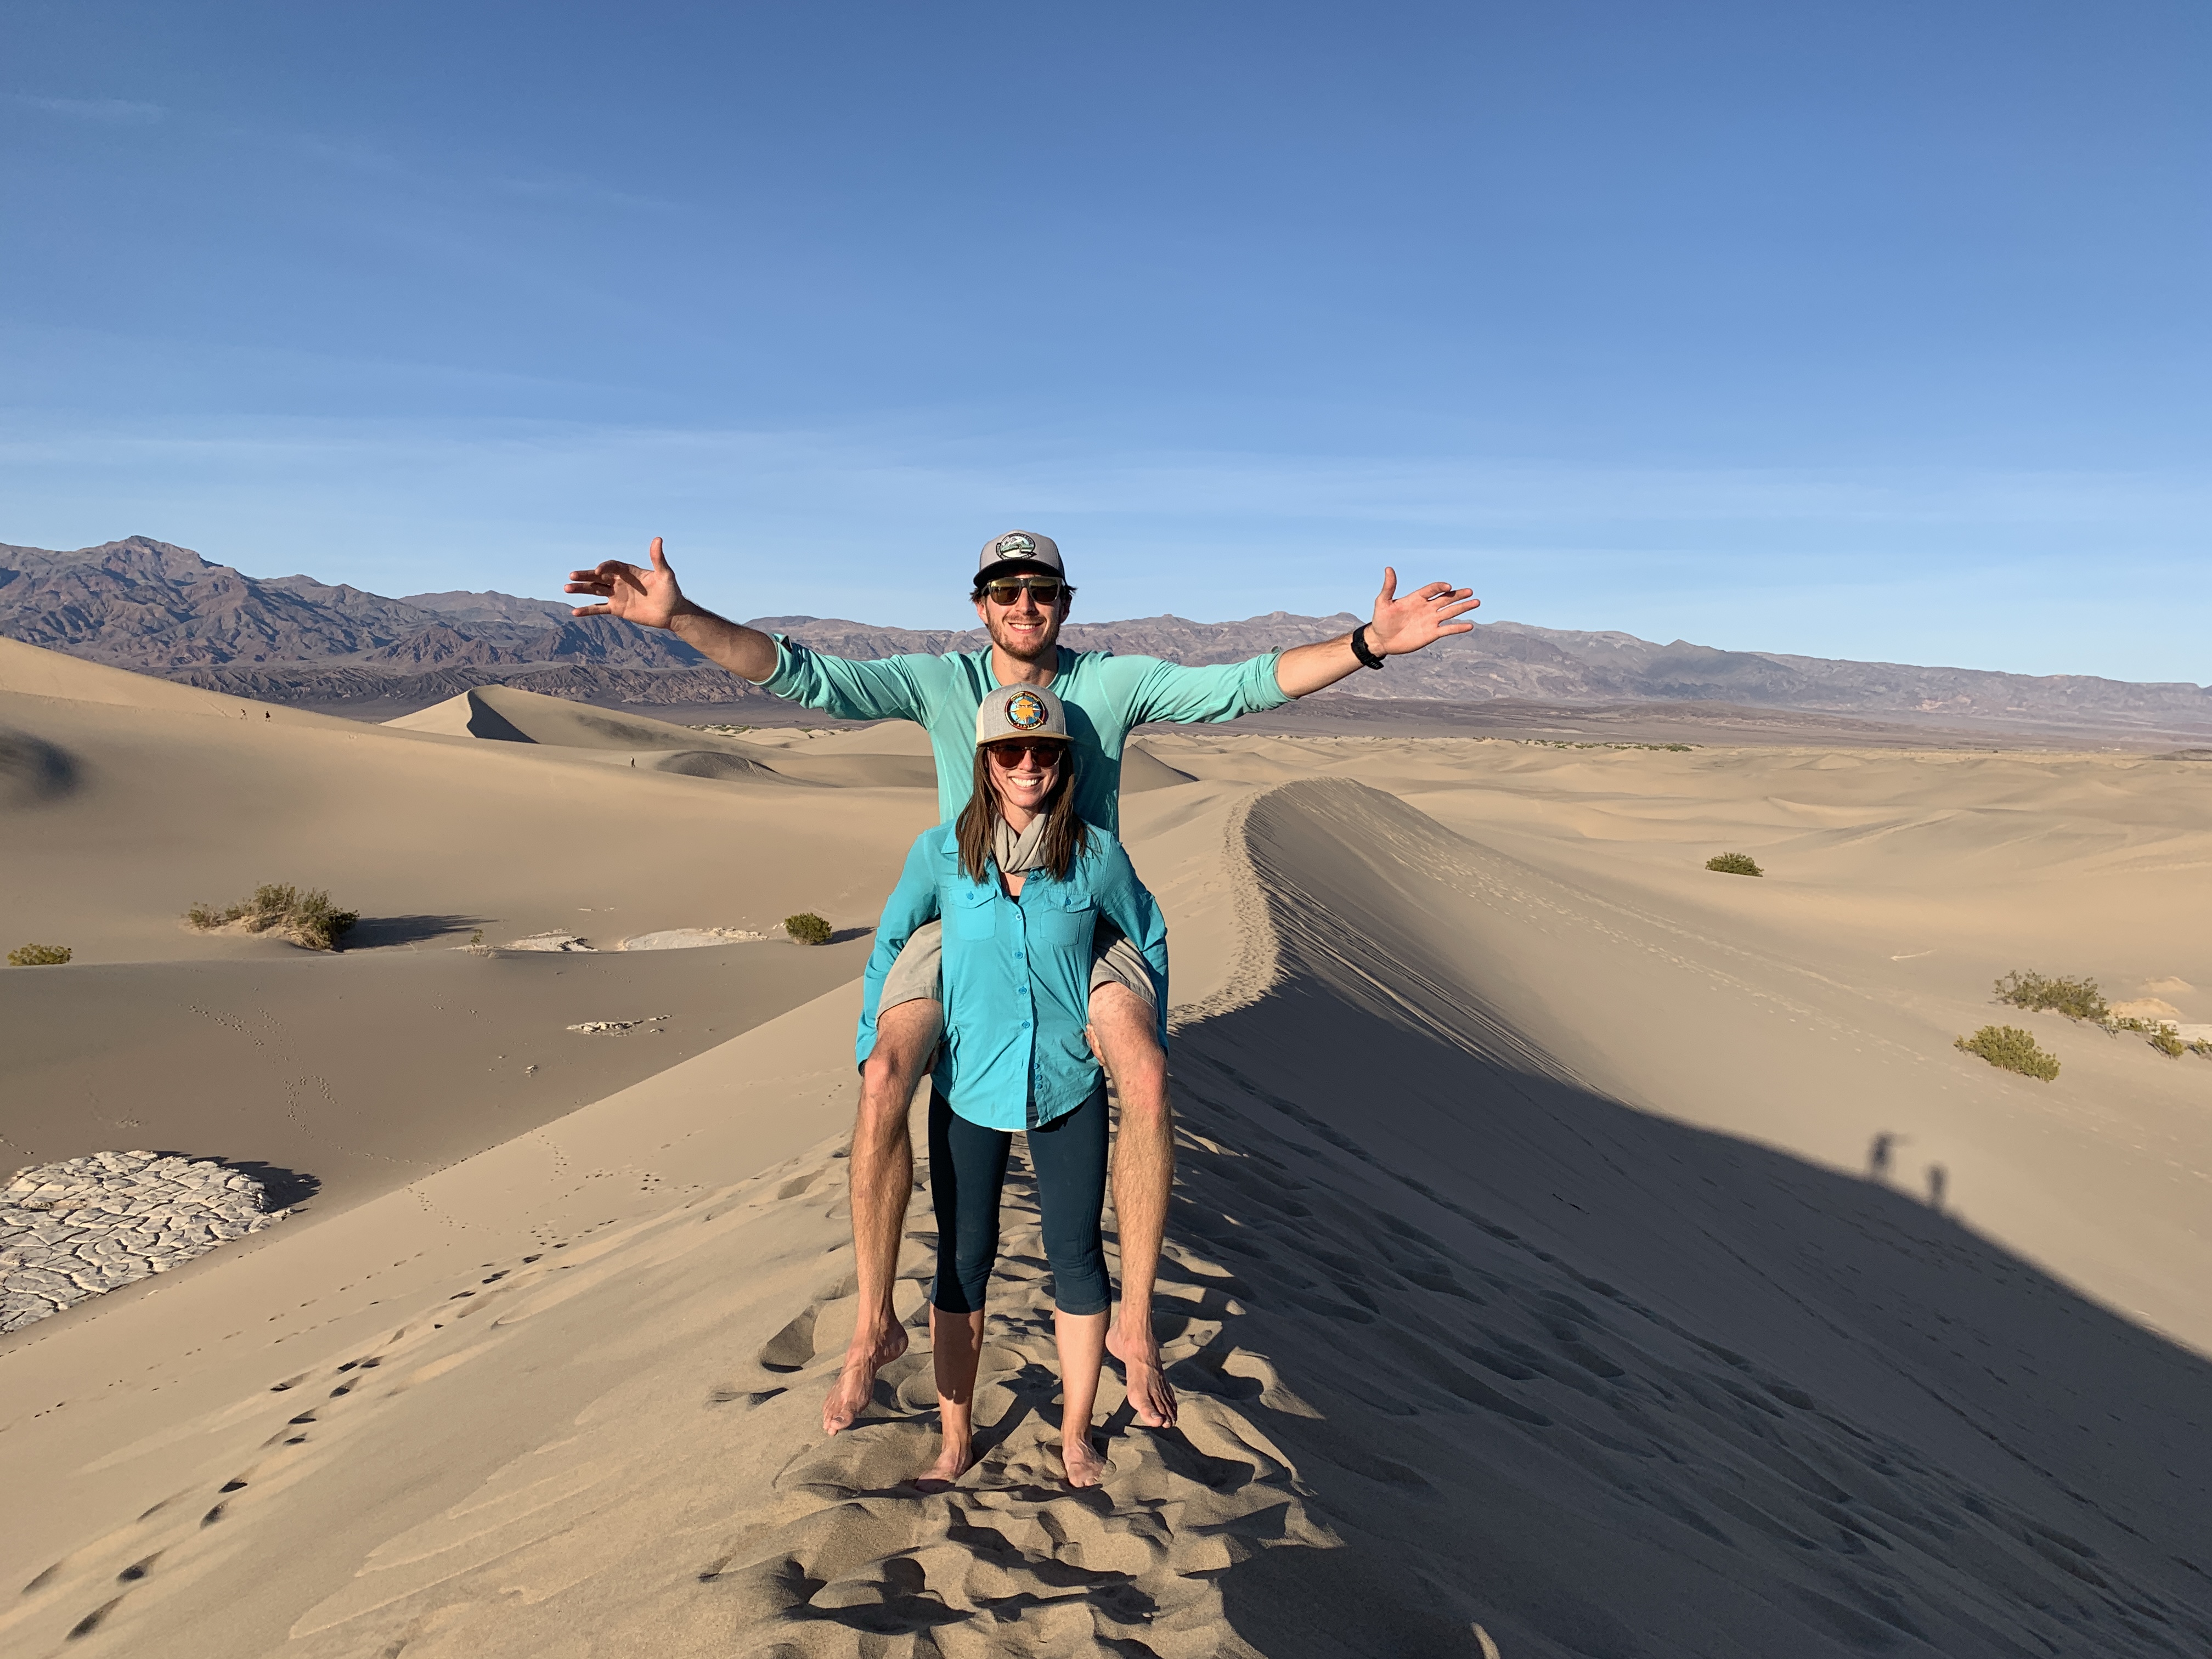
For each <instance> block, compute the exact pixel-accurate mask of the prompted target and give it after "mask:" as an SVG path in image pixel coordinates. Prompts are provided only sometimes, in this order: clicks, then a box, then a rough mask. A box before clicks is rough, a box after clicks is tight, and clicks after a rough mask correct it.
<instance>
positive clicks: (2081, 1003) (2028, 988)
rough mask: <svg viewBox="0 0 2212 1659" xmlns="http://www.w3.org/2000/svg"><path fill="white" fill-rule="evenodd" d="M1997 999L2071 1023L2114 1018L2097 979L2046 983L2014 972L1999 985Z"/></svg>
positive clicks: (2023, 973)
mask: <svg viewBox="0 0 2212 1659" xmlns="http://www.w3.org/2000/svg"><path fill="white" fill-rule="evenodd" d="M1996 999H1997V1000H1998V1001H1999V1002H2009V1003H2010V1004H2012V1006H2014V1007H2015V1008H2027V1009H2033V1010H2038V1011H2040V1010H2043V1009H2046V1008H2047V1009H2049V1010H2051V1012H2054V1013H2061V1014H2063V1015H2065V1016H2066V1018H2069V1019H2093V1020H2104V1019H2107V1018H2110V1017H2111V1015H2112V1010H2111V1009H2110V1008H2108V1007H2106V1006H2105V994H2104V993H2103V992H2102V991H2100V990H2099V989H2098V988H2097V981H2095V980H2093V979H2046V978H2045V976H2044V975H2041V974H2031V973H2027V972H2024V971H2022V970H2021V969H2014V970H2013V971H2012V972H2011V973H2009V974H2007V975H2005V976H2004V977H2003V978H2002V979H2001V980H1999V981H1997V982H1996Z"/></svg>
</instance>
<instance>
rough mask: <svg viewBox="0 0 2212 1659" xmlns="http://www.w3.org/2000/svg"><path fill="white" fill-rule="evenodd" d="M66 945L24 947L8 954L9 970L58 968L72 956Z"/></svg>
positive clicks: (72, 953)
mask: <svg viewBox="0 0 2212 1659" xmlns="http://www.w3.org/2000/svg"><path fill="white" fill-rule="evenodd" d="M74 954H75V952H73V951H71V950H70V948H69V946H68V945H23V946H22V947H21V948H20V949H18V950H14V951H9V952H8V965H9V967H10V968H58V967H60V966H61V965H62V963H65V962H67V961H68V960H69V959H70V957H71V956H72V955H74Z"/></svg>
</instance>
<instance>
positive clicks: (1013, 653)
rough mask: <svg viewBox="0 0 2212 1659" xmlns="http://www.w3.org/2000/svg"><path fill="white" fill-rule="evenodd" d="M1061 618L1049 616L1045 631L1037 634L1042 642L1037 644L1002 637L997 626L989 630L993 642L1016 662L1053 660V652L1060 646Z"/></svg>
mask: <svg viewBox="0 0 2212 1659" xmlns="http://www.w3.org/2000/svg"><path fill="white" fill-rule="evenodd" d="M987 632H988V633H989V634H990V635H991V643H992V644H993V645H995V646H996V647H999V649H1000V650H1001V651H1003V652H1005V653H1006V654H1007V655H1008V656H1010V657H1012V659H1014V660H1015V661H1016V662H1044V661H1049V660H1051V659H1052V656H1053V653H1054V652H1055V651H1057V650H1058V649H1059V648H1060V618H1056V617H1047V618H1046V621H1045V626H1044V631H1043V632H1042V633H1041V634H1040V635H1037V639H1038V641H1040V643H1037V644H1035V645H1024V644H1023V643H1021V642H1020V641H1017V640H1012V639H1007V638H1002V637H1001V636H1000V631H999V629H996V628H994V629H988V630H987Z"/></svg>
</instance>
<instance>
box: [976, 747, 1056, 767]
mask: <svg viewBox="0 0 2212 1659" xmlns="http://www.w3.org/2000/svg"><path fill="white" fill-rule="evenodd" d="M990 748H991V758H992V759H993V760H994V761H996V762H998V763H999V764H1000V765H1001V766H1019V765H1020V764H1021V763H1023V762H1024V761H1025V760H1027V759H1029V758H1030V757H1031V756H1032V755H1034V756H1035V757H1036V759H1037V762H1038V763H1039V764H1040V765H1043V766H1050V765H1052V764H1054V763H1055V762H1057V761H1058V760H1059V759H1060V756H1061V754H1062V753H1063V752H1065V751H1066V748H1067V745H1066V744H1064V743H1011V742H1009V743H994V744H991V745H990Z"/></svg>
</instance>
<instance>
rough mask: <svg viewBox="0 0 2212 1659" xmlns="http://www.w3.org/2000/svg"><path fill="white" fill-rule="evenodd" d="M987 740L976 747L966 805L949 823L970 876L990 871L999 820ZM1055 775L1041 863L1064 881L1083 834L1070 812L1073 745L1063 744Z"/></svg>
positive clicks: (1045, 815)
mask: <svg viewBox="0 0 2212 1659" xmlns="http://www.w3.org/2000/svg"><path fill="white" fill-rule="evenodd" d="M990 747H991V745H990V744H987V743H985V744H976V746H975V785H974V787H972V788H971V789H970V790H969V793H968V804H967V805H965V806H963V807H962V808H961V809H960V819H959V822H958V823H957V824H956V825H955V826H954V828H955V829H956V831H957V834H958V836H959V837H960V867H961V868H962V869H963V870H965V871H966V872H968V878H969V880H970V881H981V880H982V879H983V878H984V877H985V876H987V875H988V874H989V873H990V868H991V832H992V830H993V829H996V828H997V827H998V823H999V792H998V790H997V789H996V788H995V787H993V785H992V782H991V756H990V752H989V750H990ZM1061 747H1062V749H1063V750H1064V751H1065V752H1063V753H1062V754H1061V756H1060V777H1059V780H1058V781H1056V782H1054V785H1053V786H1052V793H1049V794H1048V795H1047V796H1046V797H1045V798H1044V807H1043V811H1042V816H1043V818H1044V847H1043V849H1042V850H1043V852H1044V862H1045V867H1046V868H1047V869H1048V870H1050V871H1051V872H1052V876H1053V879H1054V881H1066V879H1067V872H1069V871H1070V870H1073V868H1074V867H1075V860H1078V859H1079V858H1081V857H1082V856H1083V848H1084V845H1085V840H1086V837H1085V834H1084V825H1083V820H1082V819H1081V818H1079V817H1076V816H1075V745H1074V744H1062V745H1061Z"/></svg>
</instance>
